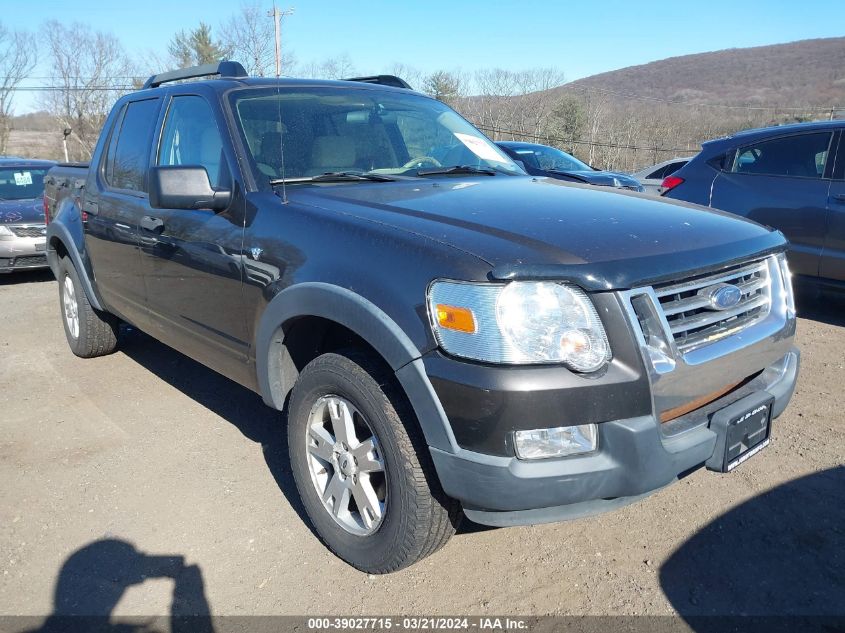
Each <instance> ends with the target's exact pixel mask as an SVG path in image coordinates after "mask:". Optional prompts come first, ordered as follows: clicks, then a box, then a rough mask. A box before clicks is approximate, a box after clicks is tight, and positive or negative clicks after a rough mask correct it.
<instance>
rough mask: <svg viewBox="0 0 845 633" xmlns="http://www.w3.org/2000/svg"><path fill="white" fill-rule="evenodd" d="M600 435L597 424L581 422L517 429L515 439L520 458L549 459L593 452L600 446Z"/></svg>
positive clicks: (517, 453)
mask: <svg viewBox="0 0 845 633" xmlns="http://www.w3.org/2000/svg"><path fill="white" fill-rule="evenodd" d="M598 436H599V434H598V428H597V426H596V425H595V424H580V425H577V426H558V427H555V428H551V429H533V430H530V431H516V432H515V433H514V435H513V439H514V448H515V450H516V456H517V457H518V458H519V459H547V458H549V457H568V456H571V455H585V454H587V453H592V452H593V451H595V450H596V449H597V448H598Z"/></svg>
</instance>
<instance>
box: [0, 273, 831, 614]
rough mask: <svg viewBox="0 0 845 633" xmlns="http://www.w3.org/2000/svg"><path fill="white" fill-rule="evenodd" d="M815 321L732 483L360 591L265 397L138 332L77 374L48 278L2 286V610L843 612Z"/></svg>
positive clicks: (821, 322)
mask: <svg viewBox="0 0 845 633" xmlns="http://www.w3.org/2000/svg"><path fill="white" fill-rule="evenodd" d="M812 305H813V304H808V305H806V306H805V307H804V308H803V309H804V311H805V312H806V313H807V314H808V315H809V316H810V318H802V319H801V323H800V333H799V343H800V346H801V348H802V350H803V368H802V375H801V380H800V384H799V387H798V390H797V393H796V395H795V398H794V400H793V402H792V405H791V407H790V408H789V409H788V410H787V412H786V413H785V414H784V415H783V416H782V417H781V418H780V419H778V420H777V422H776V425H775V429H774V432H773V442H772V445H771V446H770V447H769V448H768V449H766V450H765V451H763V452H762V453H761V454H760V455H759V456H757V457H755V458H753V459H752V460H750V461H749V462H748V463H746V464H744V465H743V466H742V467H740V469H739V470H738V471H736V472H734V473H733V474H731V475H716V474H713V473H709V472H706V471H704V470H701V471H697V472H695V473H694V474H692V475H691V476H689V477H687V478H686V479H684V480H682V481H681V482H680V483H678V484H676V485H674V486H671V487H669V488H667V489H664V490H663V491H661V492H659V493H658V494H656V495H653V496H652V497H650V498H648V499H646V500H645V501H643V502H641V503H639V504H636V505H634V506H629V507H627V508H625V509H623V510H621V511H617V512H615V513H613V514H609V515H603V516H599V517H594V518H590V519H584V520H580V521H575V522H570V523H560V524H553V525H542V526H535V527H523V528H511V529H498V530H487V529H484V528H481V527H480V526H474V525H465V526H464V528H463V529H462V530H461V532H460V533H459V534H458V535H457V536H456V537H455V538H454V539H452V541H451V542H450V543H449V544H448V545H447V546H446V547H445V548H444V549H443V550H441V551H440V552H438V553H437V554H436V555H434V556H432V557H431V558H429V559H427V560H425V561H423V562H422V563H421V564H418V565H416V566H414V567H412V568H410V569H407V570H405V571H402V572H400V573H397V574H393V575H391V576H382V577H368V576H367V575H365V574H361V573H359V572H358V571H356V570H354V569H352V568H350V567H349V566H347V565H346V564H344V563H343V562H342V561H340V560H338V559H336V558H335V557H334V556H332V555H331V554H330V553H329V552H328V551H327V550H326V549H325V548H324V547H323V546H322V545H321V544H320V542H319V541H318V540H317V539H316V538H315V537H314V536H313V534H312V533H311V531H310V530H309V528H308V526H307V524H306V523H305V522H304V521H303V518H302V516H301V515H300V507H299V505H298V502H297V501H296V493H295V490H294V488H293V483H292V478H291V475H290V471H289V469H288V466H287V463H286V459H285V449H286V447H285V446H284V443H283V432H282V424H283V420H282V416H281V415H279V414H277V413H275V412H273V411H271V410H270V409H268V408H266V407H265V406H264V405H263V404H262V403H261V400H260V398H259V397H258V396H256V395H254V394H252V393H251V392H248V391H246V390H245V389H243V388H241V387H239V386H237V385H235V384H234V383H231V382H229V381H228V380H226V379H224V378H221V377H219V376H217V375H216V374H214V373H212V372H211V371H209V370H207V369H205V368H204V367H202V366H200V365H198V364H197V363H195V362H193V361H191V360H189V359H188V358H186V357H184V356H182V355H180V354H178V353H176V352H174V351H171V350H169V349H167V348H165V347H164V346H162V345H161V344H159V343H157V342H156V341H154V340H152V339H150V338H149V337H146V336H144V335H143V334H140V333H137V332H133V333H130V334H129V336H128V337H127V338H126V341H125V345H124V347H123V349H122V351H120V352H118V353H116V354H114V355H112V356H109V357H105V358H101V359H96V360H80V359H78V358H75V357H74V356H73V355H71V353H70V351H69V350H68V348H67V345H66V343H65V340H64V335H63V332H62V327H61V323H60V321H59V311H58V301H57V291H56V284H55V282H54V281H53V280H52V277H51V276H50V274H49V273H47V274H26V275H16V276H14V277H11V276H6V277H2V278H0V429H1V430H0V481H2V487H0V570H2V571H1V572H0V614H31V615H47V614H50V613H51V612H62V611H64V612H67V611H68V610H73V609H77V610H83V611H85V610H87V611H88V612H93V613H100V612H102V613H108V612H109V611H110V610H111V612H112V613H113V614H116V615H151V614H167V613H168V612H169V610H170V609H171V603H172V602H174V603H175V604H174V605H173V607H172V608H173V609H177V608H178V609H179V610H180V611H181V612H187V613H189V612H192V611H200V612H202V611H203V610H204V609H210V611H211V613H214V614H306V613H308V614H315V613H316V614H338V615H355V614H397V613H401V614H408V613H411V614H477V615H484V614H549V613H552V614H672V613H681V614H684V615H687V614H698V613H701V614H707V613H772V612H774V613H783V612H791V613H804V614H806V613H827V614H845V553H843V552H845V467H843V466H842V464H843V460H844V459H845V414H843V407H844V406H845V400H843V397H842V394H843V384H845V370H843V365H845V329H843V326H845V309H843V304H842V303H840V302H831V301H827V300H826V301H824V302H821V303H819V304H815V305H824V306H825V307H824V308H813V307H812ZM159 556H167V557H175V558H164V559H162V558H153V557H159ZM179 557H181V558H179ZM124 589H125V591H124ZM73 605H75V606H73Z"/></svg>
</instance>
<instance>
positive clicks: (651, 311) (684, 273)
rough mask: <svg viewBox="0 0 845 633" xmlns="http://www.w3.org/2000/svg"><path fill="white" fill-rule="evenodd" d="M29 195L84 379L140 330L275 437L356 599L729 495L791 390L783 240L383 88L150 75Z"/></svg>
mask: <svg viewBox="0 0 845 633" xmlns="http://www.w3.org/2000/svg"><path fill="white" fill-rule="evenodd" d="M208 75H214V76H215V77H216V78H213V79H205V80H200V81H193V82H190V81H179V82H176V81H175V80H185V79H190V78H195V77H200V76H208ZM45 195H46V200H45V202H46V205H45V206H46V208H47V211H48V219H49V226H48V231H47V240H48V250H47V253H48V258H49V262H50V266H51V267H52V269H53V271H54V273H55V275H56V278H57V279H58V281H59V298H60V307H61V311H62V315H63V322H64V327H65V332H66V334H67V340H68V343H69V344H70V347H71V349H72V350H73V352H74V353H75V354H77V355H79V356H83V357H94V356H99V355H101V354H108V353H110V352H112V351H114V350H115V349H116V347H117V345H118V338H119V336H118V335H119V324H120V322H126V323H130V324H132V325H133V326H135V327H137V328H140V329H141V330H143V331H145V332H147V333H149V334H151V335H152V336H154V337H156V338H158V339H160V340H161V341H163V342H164V343H166V344H168V345H170V346H172V347H174V348H175V349H177V350H180V351H181V352H183V353H185V354H187V355H188V356H190V357H192V358H194V359H196V360H198V361H200V362H202V363H204V364H205V365H207V366H209V367H211V368H213V369H215V370H216V371H218V372H220V373H222V374H224V375H225V376H228V377H229V378H231V379H232V380H234V381H236V382H238V383H240V384H241V385H244V386H246V387H247V388H249V389H251V390H254V391H255V392H257V393H258V394H260V395H261V397H262V398H263V399H264V401H265V402H266V403H267V404H268V405H269V406H271V407H274V408H276V409H279V410H280V411H282V410H284V411H286V412H287V415H286V424H287V433H288V439H289V447H290V463H291V468H292V471H293V474H294V477H295V479H296V483H297V486H298V489H299V493H300V495H301V497H302V502H303V505H304V507H305V509H306V511H307V513H308V516H309V517H310V519H311V521H312V522H313V525H314V527H315V529H316V531H317V533H318V534H319V535H320V536H321V538H322V539H323V540H324V542H325V543H326V544H327V546H328V547H329V548H331V549H332V551H334V552H335V553H337V554H338V555H339V556H341V557H342V558H343V559H345V560H346V561H348V562H349V563H350V564H352V565H354V566H355V567H357V568H359V569H362V570H367V571H369V572H374V573H381V572H389V571H393V570H396V569H399V568H402V567H404V566H407V565H409V564H411V563H413V562H415V561H417V560H419V559H421V558H423V557H425V556H427V555H429V554H431V553H432V552H434V551H436V550H437V549H438V548H439V547H441V546H442V545H443V544H444V543H446V541H447V540H448V539H449V537H450V536H451V535H452V533H453V532H454V529H455V526H456V524H457V521H458V519H459V517H460V516H461V514H463V515H466V516H467V517H469V518H470V519H472V520H473V521H476V522H479V523H483V524H488V525H495V526H508V525H517V524H527V523H541V522H545V521H556V520H561V519H569V518H575V517H579V516H584V515H588V514H593V513H596V512H601V511H605V510H611V509H614V508H618V507H620V506H623V505H625V504H627V503H630V502H632V501H635V500H637V499H640V498H642V497H643V496H645V495H648V494H650V493H652V492H654V491H656V490H658V489H660V488H662V487H663V486H666V485H667V484H670V483H671V482H673V481H675V480H677V479H679V478H680V477H683V476H684V475H686V474H687V473H689V472H691V471H692V470H694V469H696V468H699V467H703V466H707V467H708V468H710V469H712V470H715V471H720V472H727V471H729V470H732V469H733V468H734V467H735V466H737V465H738V464H740V463H742V462H743V461H745V460H746V459H748V458H749V457H751V456H752V455H755V454H757V453H758V452H759V451H760V450H761V449H762V448H764V447H765V446H766V445H767V444H768V442H769V437H770V432H771V423H772V419H774V418H776V417H777V416H778V415H780V413H781V412H782V411H783V410H784V408H785V407H786V405H787V403H788V401H789V399H790V397H791V395H792V392H793V388H794V385H795V381H796V376H797V373H798V364H799V354H798V351H797V350H796V349H795V347H794V346H793V337H794V333H795V308H794V304H793V296H792V289H791V282H790V275H789V271H788V268H787V264H786V260H785V258H784V250H785V248H786V242H785V240H784V238H783V236H782V235H781V234H779V233H777V232H773V231H770V230H768V229H765V228H763V227H761V226H759V225H757V224H755V223H753V222H749V221H745V220H741V219H737V218H735V217H731V216H729V215H726V214H723V213H720V212H717V211H711V210H703V209H701V208H699V207H695V206H690V205H686V204H682V203H670V202H660V201H655V200H653V199H651V198H647V197H644V196H641V195H639V194H636V193H631V192H616V191H611V190H601V189H598V188H591V187H588V186H582V185H577V184H570V183H563V182H560V181H555V180H550V179H545V178H535V177H531V176H529V175H526V174H525V173H524V172H523V171H522V169H521V168H520V167H519V166H518V165H516V164H515V163H514V162H513V161H512V160H511V159H510V158H508V157H507V156H506V155H505V154H504V153H503V152H502V151H501V150H500V149H499V148H497V147H496V146H495V145H494V144H493V143H492V142H490V141H489V140H488V139H487V138H486V137H484V136H483V135H482V134H481V133H479V132H478V131H477V130H476V129H475V128H473V127H472V125H470V124H469V123H468V122H467V121H466V120H464V119H463V118H461V117H460V116H459V115H458V114H456V113H455V112H454V111H452V110H450V109H449V108H448V107H447V106H445V105H444V104H442V103H440V102H438V101H436V100H434V99H430V98H427V97H425V96H423V95H420V94H417V93H415V92H413V91H412V90H410V89H408V87H407V86H406V85H405V84H404V83H403V82H402V81H401V80H399V79H397V78H394V77H389V76H380V77H368V78H359V79H357V80H351V81H307V80H269V79H254V78H247V77H246V76H245V73H244V72H243V68H242V67H241V66H240V65H239V64H237V63H234V62H223V63H220V64H219V65H215V66H210V67H200V68H196V69H188V70H186V71H178V72H173V73H166V74H164V75H157V76H154V77H152V78H150V80H149V81H148V82H147V85H146V86H145V87H144V88H143V89H142V90H139V91H137V92H135V93H132V94H130V95H127V96H125V97H123V98H121V99H120V100H119V101H118V102H117V103H116V105H115V107H114V109H113V111H112V113H111V114H110V116H109V117H108V119H107V121H106V122H105V126H104V128H103V131H102V135H101V137H100V140H99V143H98V145H97V148H96V151H95V153H94V156H93V159H92V161H91V163H90V166H89V167H87V168H84V167H78V166H77V167H72V166H57V167H55V168H53V169H52V170H51V171H50V172H49V173H48V175H47V178H46V194H45Z"/></svg>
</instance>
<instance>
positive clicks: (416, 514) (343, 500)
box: [288, 350, 460, 574]
mask: <svg viewBox="0 0 845 633" xmlns="http://www.w3.org/2000/svg"><path fill="white" fill-rule="evenodd" d="M288 446H289V451H290V461H291V466H292V470H293V476H294V479H295V481H296V487H297V489H298V490H299V495H300V498H301V499H302V503H303V506H304V507H305V511H306V512H307V514H308V517H309V518H310V519H311V523H312V525H313V526H314V528H315V530H316V532H317V534H318V535H319V536H320V538H321V539H322V540H323V542H324V543H325V544H326V546H327V547H328V548H329V549H330V550H331V551H332V552H334V553H335V554H336V555H337V556H339V557H340V558H342V559H343V560H345V561H346V562H348V563H349V564H350V565H352V566H353V567H356V568H357V569H360V570H361V571H365V572H368V573H373V574H383V573H389V572H393V571H396V570H399V569H402V568H403V567H407V566H408V565H411V564H413V563H415V562H417V561H419V560H420V559H422V558H425V557H426V556H429V555H430V554H433V553H434V552H436V551H437V550H438V549H440V548H441V547H442V546H443V545H445V544H446V542H447V541H448V540H449V539H450V538H451V536H452V534H454V532H455V528H456V527H457V523H458V517H459V516H460V506H459V504H458V503H457V502H456V501H454V500H453V499H450V498H449V497H447V496H446V494H445V493H444V492H443V490H442V488H441V487H440V482H439V480H438V479H437V475H436V473H435V471H434V466H433V464H432V462H431V458H430V456H429V454H428V447H427V445H426V443H425V440H424V438H423V437H422V433H421V431H420V428H419V425H418V424H417V421H416V418H415V416H414V414H413V411H412V410H411V408H410V405H409V404H408V402H407V399H406V398H405V396H404V393H402V391H401V389H400V387H399V386H398V384H396V381H395V377H394V376H393V375H392V372H390V371H389V368H387V367H385V366H383V363H381V362H380V360H379V359H376V358H374V357H373V356H371V355H368V354H365V353H362V352H360V351H357V350H346V351H341V352H338V353H330V354H323V355H322V356H319V357H318V358H316V359H315V360H313V361H312V362H310V363H309V364H308V365H307V366H306V367H305V368H304V369H303V371H302V373H301V374H300V376H299V379H298V380H297V382H296V385H295V386H294V388H293V393H292V394H291V399H290V409H289V416H288ZM324 499H325V501H324ZM359 502H360V505H359Z"/></svg>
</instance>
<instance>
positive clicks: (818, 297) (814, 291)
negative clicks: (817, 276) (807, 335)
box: [795, 285, 845, 327]
mask: <svg viewBox="0 0 845 633" xmlns="http://www.w3.org/2000/svg"><path fill="white" fill-rule="evenodd" d="M795 302H796V306H797V309H798V316H799V317H801V318H803V319H810V320H812V321H818V322H819V323H827V324H828V325H836V326H840V327H842V326H845V294H840V293H833V292H820V291H819V290H818V288H817V287H815V286H811V285H796V286H795Z"/></svg>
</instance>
